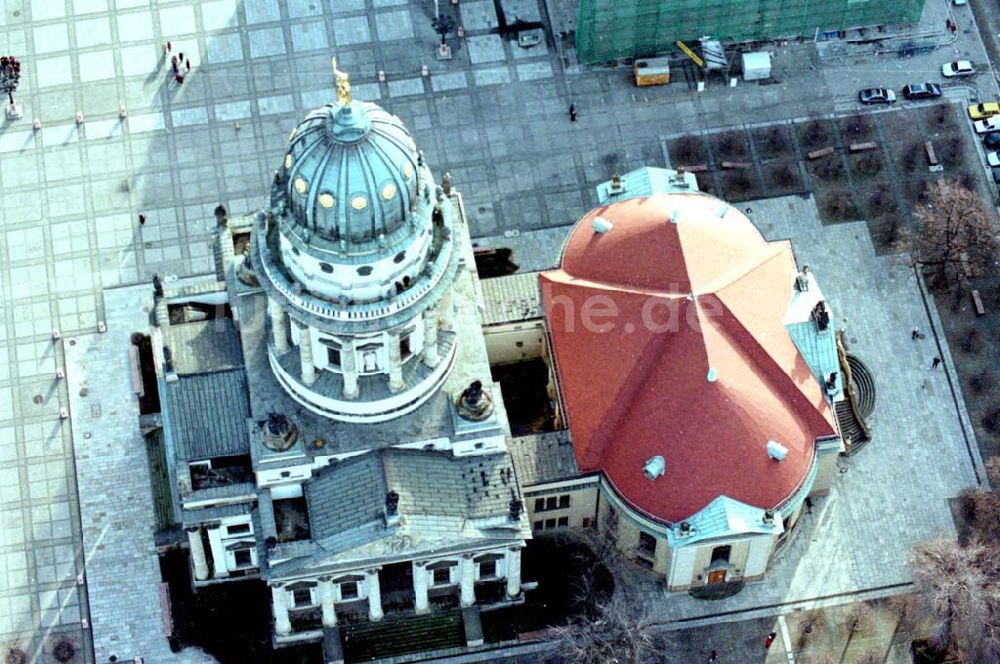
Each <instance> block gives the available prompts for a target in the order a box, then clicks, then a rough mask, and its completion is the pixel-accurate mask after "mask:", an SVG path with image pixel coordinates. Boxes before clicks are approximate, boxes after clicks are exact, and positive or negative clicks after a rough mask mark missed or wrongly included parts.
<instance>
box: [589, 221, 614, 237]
mask: <svg viewBox="0 0 1000 664" xmlns="http://www.w3.org/2000/svg"><path fill="white" fill-rule="evenodd" d="M590 227H591V228H593V229H594V232H595V233H600V234H601V235H603V234H604V233H607V232H608V231H610V230H611V229H612V228H614V224H612V223H611V222H610V221H608V220H607V219H605V218H604V217H594V220H593V221H592V222H590Z"/></svg>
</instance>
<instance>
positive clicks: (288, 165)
mask: <svg viewBox="0 0 1000 664" xmlns="http://www.w3.org/2000/svg"><path fill="white" fill-rule="evenodd" d="M291 167H292V153H291V152H286V153H285V170H286V171H287V170H288V169H289V168H291Z"/></svg>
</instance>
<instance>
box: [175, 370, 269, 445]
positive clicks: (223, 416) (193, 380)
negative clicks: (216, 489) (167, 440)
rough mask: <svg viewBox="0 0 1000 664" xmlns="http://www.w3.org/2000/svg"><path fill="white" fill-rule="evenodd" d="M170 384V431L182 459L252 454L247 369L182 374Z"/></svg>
mask: <svg viewBox="0 0 1000 664" xmlns="http://www.w3.org/2000/svg"><path fill="white" fill-rule="evenodd" d="M166 386H167V405H168V408H169V418H170V423H169V426H170V434H171V436H172V437H173V440H174V445H175V446H176V448H177V458H178V459H181V460H184V461H197V460H201V459H210V458H212V457H221V456H234V455H237V454H249V452H250V437H249V434H248V429H247V418H249V417H250V405H249V403H248V402H247V377H246V372H244V370H243V369H231V370H229V371H218V372H214V373H206V374H192V375H189V376H180V377H179V378H178V379H177V380H176V381H171V382H168V383H166Z"/></svg>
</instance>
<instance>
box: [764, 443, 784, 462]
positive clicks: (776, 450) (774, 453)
mask: <svg viewBox="0 0 1000 664" xmlns="http://www.w3.org/2000/svg"><path fill="white" fill-rule="evenodd" d="M786 454H788V448H787V447H785V446H784V445H782V444H781V443H779V442H778V441H776V440H769V441H767V456H769V457H771V458H772V459H774V460H775V461H783V460H784V459H785V455H786Z"/></svg>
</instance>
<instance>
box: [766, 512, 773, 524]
mask: <svg viewBox="0 0 1000 664" xmlns="http://www.w3.org/2000/svg"><path fill="white" fill-rule="evenodd" d="M764 523H766V524H767V525H772V524H773V523H774V510H764Z"/></svg>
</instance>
